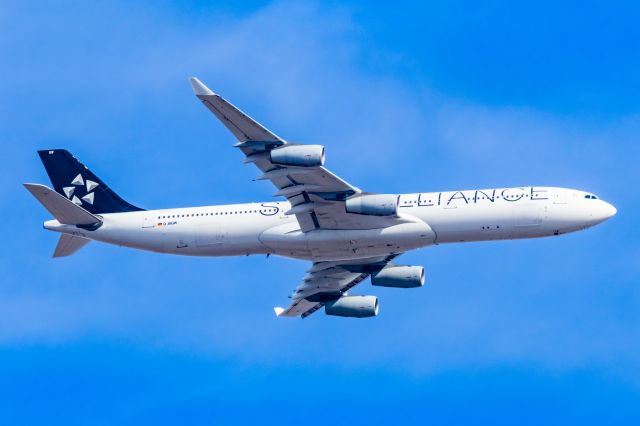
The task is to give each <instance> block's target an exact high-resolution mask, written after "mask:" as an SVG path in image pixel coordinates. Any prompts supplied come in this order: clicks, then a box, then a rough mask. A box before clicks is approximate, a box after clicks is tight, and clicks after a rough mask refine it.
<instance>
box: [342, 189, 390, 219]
mask: <svg viewBox="0 0 640 426" xmlns="http://www.w3.org/2000/svg"><path fill="white" fill-rule="evenodd" d="M345 206H346V209H347V213H356V214H364V215H369V216H395V215H397V214H398V196H397V195H395V194H362V195H356V196H355V197H351V198H348V199H347V200H346V201H345Z"/></svg>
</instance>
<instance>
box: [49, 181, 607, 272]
mask: <svg viewBox="0 0 640 426" xmlns="http://www.w3.org/2000/svg"><path fill="white" fill-rule="evenodd" d="M586 197H587V198H586ZM289 209H290V205H289V203H288V202H265V203H251V204H233V205H219V206H204V207H190V208H176V209H163V210H147V211H139V212H130V213H113V214H104V215H102V218H103V224H102V226H100V227H99V228H98V229H96V230H94V231H91V230H85V229H81V228H78V227H76V226H72V225H61V224H60V223H58V221H56V220H51V221H48V222H46V223H45V228H47V229H51V230H55V231H59V232H64V233H69V234H73V235H78V236H82V237H85V238H90V239H93V240H97V241H103V242H106V243H111V244H116V245H120V246H126V247H132V248H138V249H143V250H150V251H155V252H160V253H171V254H180V255H188V256H235V255H250V254H277V255H282V256H287V257H292V258H297V259H308V260H313V261H320V260H343V259H359V258H367V257H372V256H384V255H389V254H394V253H402V252H405V251H407V250H411V249H415V248H419V247H425V246H429V245H432V244H440V243H453V242H467V241H488V240H507V239H518V238H537V237H545V236H552V235H559V234H564V233H567V232H573V231H578V230H581V229H585V228H588V227H590V226H593V225H596V224H598V223H600V222H602V221H604V220H605V219H607V218H609V217H611V216H612V215H613V214H615V208H614V207H613V206H611V205H610V204H608V203H606V202H604V201H602V200H599V199H596V198H595V197H593V196H592V195H590V194H589V193H586V192H582V191H576V190H571V189H564V188H550V187H518V188H500V189H490V190H470V191H453V192H430V193H417V194H402V195H401V196H400V199H399V208H398V212H399V215H400V217H401V218H402V219H403V221H402V222H403V223H400V224H397V225H394V226H391V227H386V228H379V229H365V230H326V229H322V230H315V231H310V232H307V233H303V232H301V231H300V228H299V226H298V222H297V220H296V217H295V216H288V215H285V212H286V211H287V210H289Z"/></svg>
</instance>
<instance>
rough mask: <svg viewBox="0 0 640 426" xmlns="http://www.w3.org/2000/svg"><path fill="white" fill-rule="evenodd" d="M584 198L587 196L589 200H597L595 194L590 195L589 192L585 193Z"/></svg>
mask: <svg viewBox="0 0 640 426" xmlns="http://www.w3.org/2000/svg"><path fill="white" fill-rule="evenodd" d="M584 198H587V199H589V200H597V199H598V197H596V196H595V195H591V194H587V195H585V196H584Z"/></svg>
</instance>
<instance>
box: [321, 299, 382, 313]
mask: <svg viewBox="0 0 640 426" xmlns="http://www.w3.org/2000/svg"><path fill="white" fill-rule="evenodd" d="M324 312H325V314H327V315H336V316H339V317H356V318H366V317H375V316H376V315H378V298H377V297H375V296H342V297H341V298H340V299H336V300H332V301H331V302H327V303H326V304H325V305H324Z"/></svg>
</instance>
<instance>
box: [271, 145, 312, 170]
mask: <svg viewBox="0 0 640 426" xmlns="http://www.w3.org/2000/svg"><path fill="white" fill-rule="evenodd" d="M269 155H270V156H271V157H270V159H271V162H272V163H273V164H280V165H283V166H294V167H316V166H322V165H323V164H324V147H323V146H322V145H284V146H282V147H280V148H275V149H272V150H271V153H270V154H269Z"/></svg>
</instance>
